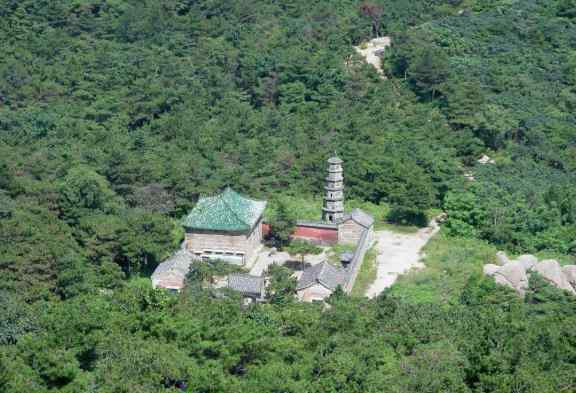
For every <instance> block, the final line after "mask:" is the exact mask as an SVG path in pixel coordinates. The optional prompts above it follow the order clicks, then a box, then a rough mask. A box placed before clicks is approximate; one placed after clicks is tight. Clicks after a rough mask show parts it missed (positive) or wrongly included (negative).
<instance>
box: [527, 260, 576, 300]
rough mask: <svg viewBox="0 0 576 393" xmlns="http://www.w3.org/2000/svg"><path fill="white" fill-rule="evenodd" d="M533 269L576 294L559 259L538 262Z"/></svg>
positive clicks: (559, 286)
mask: <svg viewBox="0 0 576 393" xmlns="http://www.w3.org/2000/svg"><path fill="white" fill-rule="evenodd" d="M532 269H533V270H534V271H535V272H538V273H539V274H540V275H541V276H542V277H544V278H545V279H546V280H547V281H548V282H550V283H551V284H553V285H555V286H556V287H558V288H560V289H565V290H567V291H570V292H572V293H574V294H576V291H575V290H574V288H572V285H570V283H569V282H568V279H567V277H566V276H565V275H564V272H563V271H562V268H561V267H560V264H559V263H558V261H555V260H553V259H547V260H545V261H542V262H540V263H537V264H536V265H534V267H533V268H532Z"/></svg>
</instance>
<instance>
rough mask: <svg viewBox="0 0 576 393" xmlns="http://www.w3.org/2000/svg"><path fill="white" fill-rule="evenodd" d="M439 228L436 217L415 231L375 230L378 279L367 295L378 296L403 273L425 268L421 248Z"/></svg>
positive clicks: (370, 296)
mask: <svg viewBox="0 0 576 393" xmlns="http://www.w3.org/2000/svg"><path fill="white" fill-rule="evenodd" d="M439 230H440V226H439V225H438V223H437V222H436V219H433V220H432V221H431V222H430V225H429V226H428V227H426V228H422V229H420V230H418V232H416V233H409V234H403V233H395V232H392V231H388V230H384V231H376V232H375V239H376V241H377V243H376V251H377V252H378V256H377V257H376V264H377V268H378V272H377V275H376V281H374V283H373V284H372V285H371V286H370V287H369V288H368V290H367V291H366V296H367V297H369V298H373V297H376V296H378V295H379V294H380V293H381V292H382V291H383V290H384V289H386V288H388V287H390V286H392V284H394V282H395V281H396V279H397V278H398V276H399V275H400V274H404V273H406V272H408V271H409V270H410V269H413V268H414V269H422V268H424V264H423V263H422V262H421V261H420V260H421V258H422V254H421V250H422V248H423V247H424V246H425V245H426V243H428V241H429V240H430V239H431V238H432V237H433V236H434V235H435V234H436V233H438V231H439Z"/></svg>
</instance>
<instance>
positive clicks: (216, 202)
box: [182, 188, 266, 265]
mask: <svg viewBox="0 0 576 393" xmlns="http://www.w3.org/2000/svg"><path fill="white" fill-rule="evenodd" d="M265 208H266V202H265V201H257V200H253V199H249V198H246V197H244V196H242V195H240V194H238V193H237V192H235V191H233V190H232V189H230V188H227V189H226V190H225V191H224V192H223V193H221V194H219V195H216V196H211V197H204V198H200V200H199V201H198V203H197V204H196V206H195V207H194V209H193V210H192V211H191V212H190V214H188V216H186V217H185V218H184V219H183V220H182V225H183V226H184V229H185V230H186V238H185V249H186V250H188V251H189V252H190V253H191V254H192V255H193V256H194V258H195V259H202V260H209V259H219V260H224V261H227V262H230V263H233V264H237V265H246V264H249V263H250V262H251V261H252V260H253V259H254V258H255V257H256V255H257V253H258V250H259V248H260V247H261V243H262V214H263V213H264V209H265Z"/></svg>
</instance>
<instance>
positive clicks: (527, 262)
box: [516, 254, 538, 270]
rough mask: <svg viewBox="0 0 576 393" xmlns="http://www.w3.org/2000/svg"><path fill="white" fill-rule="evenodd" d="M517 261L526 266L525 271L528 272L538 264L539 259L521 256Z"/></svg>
mask: <svg viewBox="0 0 576 393" xmlns="http://www.w3.org/2000/svg"><path fill="white" fill-rule="evenodd" d="M516 260H517V261H518V262H520V263H521V264H522V265H524V269H526V270H530V269H532V267H533V266H534V265H536V264H537V263H538V258H536V257H535V256H534V255H530V254H525V255H520V256H519V257H518V259H516Z"/></svg>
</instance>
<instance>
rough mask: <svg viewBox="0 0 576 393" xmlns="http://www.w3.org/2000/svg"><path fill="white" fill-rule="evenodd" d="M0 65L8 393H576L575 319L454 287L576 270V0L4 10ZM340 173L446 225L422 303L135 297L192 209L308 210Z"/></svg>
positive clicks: (126, 1) (390, 207) (489, 289)
mask: <svg viewBox="0 0 576 393" xmlns="http://www.w3.org/2000/svg"><path fill="white" fill-rule="evenodd" d="M376 35H386V36H390V37H391V38H392V43H393V44H392V46H391V47H390V48H388V49H387V50H386V51H385V53H384V54H383V68H384V73H385V75H386V78H385V79H382V78H381V77H380V75H379V74H378V73H377V72H376V70H375V69H374V68H373V67H371V66H370V65H368V64H366V63H364V62H363V61H362V59H361V58H360V57H359V56H358V55H357V54H356V52H355V51H354V46H356V45H361V44H362V43H363V42H366V41H367V40H370V39H371V38H373V37H375V36H376ZM0 47H1V48H2V56H1V58H0V277H1V280H0V392H6V393H29V392H41V393H43V392H104V393H124V392H126V393H127V392H131V393H140V392H142V393H144V392H146V393H147V392H169V391H176V390H178V389H179V390H181V391H189V392H270V393H272V392H275V393H281V392H294V393H301V392H334V393H335V392H341V393H356V392H358V393H360V392H391V393H392V392H398V393H407V392H430V393H432V392H438V393H440V392H462V393H465V392H474V393H487V392H509V393H520V392H526V393H529V392H534V393H548V392H550V393H557V392H576V332H575V331H574V328H573V327H574V325H575V324H576V298H574V297H573V296H570V295H568V294H566V293H564V292H562V291H560V290H558V289H556V288H554V287H551V286H549V285H548V284H547V283H546V282H545V281H544V280H542V279H541V278H539V277H538V276H537V275H534V277H533V279H531V282H530V289H529V291H528V292H527V295H526V297H525V299H520V298H519V297H518V296H516V295H515V294H514V293H513V292H512V291H509V290H507V289H505V288H503V287H499V286H497V285H495V284H494V282H493V281H492V280H491V279H485V278H483V277H482V276H481V275H479V274H478V271H477V269H476V270H474V269H473V268H471V266H472V265H473V266H478V265H479V264H480V263H482V262H484V263H485V262H489V261H486V260H485V259H483V258H491V257H492V258H493V251H495V250H496V249H500V250H505V251H507V252H509V253H511V254H521V253H526V252H530V253H535V254H538V255H554V256H558V257H559V258H561V259H562V260H566V261H574V260H575V259H576V131H575V123H576V117H575V115H574V109H575V108H576V0H411V1H406V0H370V1H358V0H318V1H314V2H311V1H304V0H282V1H278V0H162V1H155V0H0ZM334 152H337V154H338V155H339V156H340V157H341V158H342V159H343V160H344V166H345V176H346V180H345V184H346V197H347V198H349V199H354V200H356V201H360V202H361V203H366V204H370V205H371V206H381V207H384V208H383V209H384V210H386V211H387V212H389V213H388V215H387V217H384V218H383V220H386V221H388V222H393V223H401V224H414V225H424V224H425V223H426V220H427V219H429V218H431V217H430V215H431V213H430V212H438V211H443V212H445V213H446V217H447V218H446V221H445V223H444V224H443V228H442V233H441V239H440V240H438V242H437V243H436V246H435V247H440V246H442V247H445V249H444V250H433V251H434V253H433V254H434V255H433V257H434V258H436V259H435V261H436V262H437V266H438V274H429V275H428V276H427V278H426V280H427V281H426V282H424V281H425V280H421V281H422V282H421V287H420V289H416V290H414V288H412V287H409V286H405V287H402V282H400V283H399V284H398V287H397V288H394V287H393V288H392V290H390V291H387V292H384V293H383V294H382V295H381V296H379V297H378V298H377V299H374V300H368V299H364V298H358V297H350V296H346V295H344V294H342V293H340V292H336V293H335V294H334V295H333V296H332V297H331V298H330V300H329V302H328V303H329V304H328V305H327V306H322V305H319V304H301V303H297V302H295V301H294V300H293V298H292V297H291V296H289V294H288V295H287V296H275V297H273V298H272V300H271V301H270V302H269V304H263V305H257V306H253V307H248V308H245V307H242V306H241V305H240V302H239V299H238V298H237V297H235V296H234V295H233V294H228V295H227V296H224V297H221V296H215V295H214V293H211V292H210V291H206V290H204V289H202V288H201V287H198V286H194V285H190V287H189V288H188V289H187V290H186V291H184V292H183V293H181V294H178V295H175V294H170V293H165V292H162V291H158V290H153V289H152V288H151V286H150V282H149V280H148V279H147V277H149V275H150V272H151V271H152V270H153V269H154V268H155V267H156V266H157V264H158V263H159V262H160V261H162V260H164V259H165V258H166V257H167V256H169V255H170V254H171V253H172V252H173V251H174V250H175V249H176V248H177V247H178V245H179V243H180V242H181V240H182V237H183V233H182V229H181V227H180V225H179V219H180V218H181V217H182V216H183V215H184V214H185V213H186V212H187V211H189V209H190V208H192V207H193V206H194V204H195V202H196V201H197V199H198V197H199V196H201V195H206V194H210V193H214V192H217V191H218V190H221V189H223V188H224V187H226V186H232V187H234V189H236V190H238V191H240V192H242V193H245V194H247V195H251V196H253V197H255V198H261V199H268V200H271V201H272V202H274V201H282V199H283V198H292V199H294V198H302V199H306V198H314V197H318V195H321V193H322V186H323V182H322V179H323V177H324V176H325V165H326V164H325V161H326V159H327V157H329V156H330V155H331V154H333V153H334ZM484 154H486V155H488V156H490V157H491V158H492V159H494V161H495V164H489V165H481V164H479V163H478V161H477V160H478V159H479V158H480V157H481V156H482V155H484ZM469 173H472V174H473V177H474V180H473V181H470V180H469V179H467V177H466V176H465V174H469ZM486 250H489V251H490V252H488V251H486ZM481 259H482V260H481ZM436 262H435V263H436ZM446 271H448V272H453V274H454V277H456V276H457V279H454V281H450V280H448V279H445V278H443V277H445V276H442V275H441V273H442V272H446ZM279 276H281V274H280V275H279ZM280 278H281V277H280ZM190 279H191V280H192V278H190ZM279 281H282V280H279ZM284 281H289V280H284ZM290 285H291V283H290V282H279V283H278V286H283V287H284V288H287V290H289V289H290ZM411 285H412V284H411ZM422 288H426V291H428V292H426V296H423V295H422V292H418V291H422Z"/></svg>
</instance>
